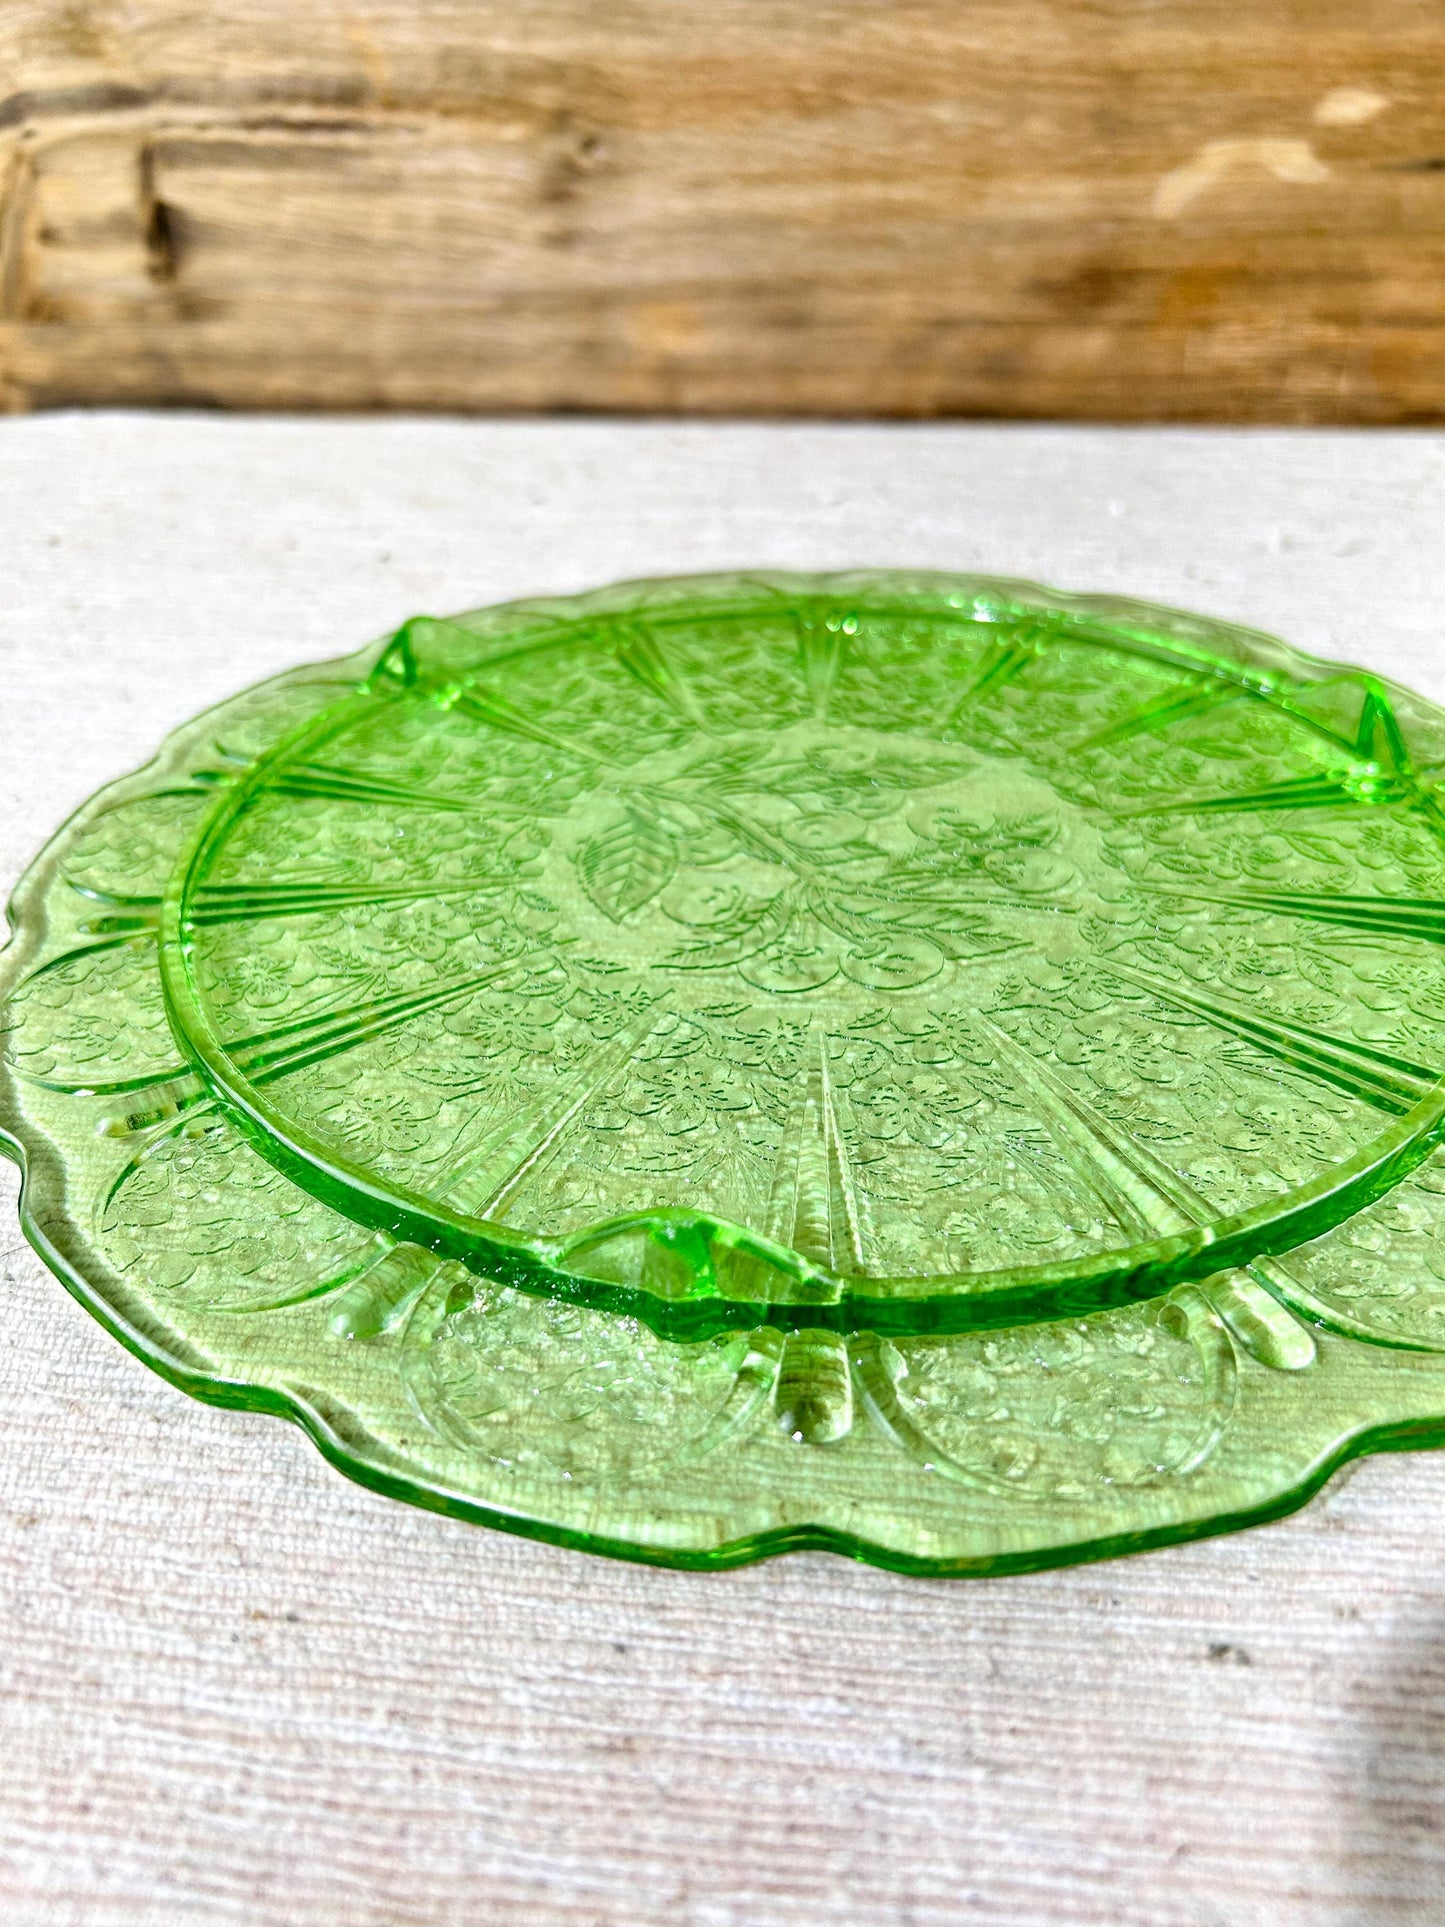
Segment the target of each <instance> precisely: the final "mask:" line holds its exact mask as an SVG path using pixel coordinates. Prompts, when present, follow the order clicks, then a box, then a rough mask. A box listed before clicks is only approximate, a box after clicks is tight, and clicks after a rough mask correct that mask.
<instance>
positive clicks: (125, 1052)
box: [0, 573, 1445, 1573]
mask: <svg viewBox="0 0 1445 1927" xmlns="http://www.w3.org/2000/svg"><path fill="white" fill-rule="evenodd" d="M1441 769H1445V713H1442V712H1441V711H1440V710H1438V709H1436V708H1434V707H1433V706H1432V705H1429V704H1427V703H1425V702H1424V701H1422V700H1421V699H1419V698H1417V697H1415V696H1412V695H1410V694H1408V693H1407V692H1404V691H1401V690H1398V689H1395V688H1393V687H1391V686H1389V685H1387V684H1384V683H1382V682H1381V681H1379V679H1377V678H1375V677H1372V676H1369V675H1366V674H1364V673H1362V672H1358V671H1353V670H1346V669H1341V668H1340V667H1338V666H1336V665H1329V664H1325V663H1320V662H1316V661H1314V660H1312V659H1310V658H1308V657H1305V656H1303V655H1301V654H1299V653H1298V652H1296V651H1294V650H1291V649H1289V648H1287V647H1286V646H1285V645H1284V644H1282V643H1279V642H1276V641H1274V640H1272V639H1271V638H1268V637H1264V636H1260V635H1256V634H1253V633H1250V632H1246V631H1241V630H1239V629H1236V628H1232V627H1229V626H1227V625H1223V624H1219V623H1214V622H1210V621H1208V620H1206V619H1204V618H1200V617H1193V616H1186V615H1182V614H1179V613H1177V612H1172V611H1165V610H1160V609H1155V608H1150V607H1146V606H1144V605H1142V604H1136V603H1128V602H1123V601H1118V600H1104V599H1101V598H1091V597H1070V596H1063V595H1058V594H1055V593H1053V592H1051V591H1046V590H1041V589H1038V588H1036V587H1033V586H1030V585H1025V584H1019V583H1012V582H1002V581H997V580H992V579H987V578H977V577H967V578H964V577H950V576H915V575H901V574H879V573H873V574H868V575H858V576H846V577H784V576H771V575H770V576H730V577H726V578H710V579H702V580H679V581H670V582H669V581H663V582H653V583H642V584H625V585H622V586H621V587H619V588H615V589H610V590H606V591H603V592H600V593H598V594H595V595H591V596H585V597H579V598H572V599H568V600H558V601H550V602H532V603H526V604H514V605H509V606H506V607H502V608H494V609H487V610H481V611H477V612H474V613H472V614H468V615H465V616H461V617H457V618H454V619H452V620H450V621H446V622H442V621H437V620H433V619H430V618H425V617H419V618H417V619H415V620H413V621H412V622H410V623H408V624H407V625H405V627H404V628H403V629H402V630H401V631H400V632H399V633H398V634H397V635H396V636H395V637H393V638H391V639H390V640H389V641H388V642H387V643H386V644H385V645H383V646H382V647H381V648H380V650H378V649H376V648H373V649H371V650H368V651H365V652H363V654H362V655H361V656H359V657H357V658H352V659H349V660H347V661H344V662H342V663H339V664H331V665H326V666H323V667H321V668H318V669H314V670H308V671H303V672H300V673H296V674H292V675H289V676H286V677H282V678H280V679H278V680H276V681H274V682H272V683H269V684H267V685H264V686H262V687H261V688H260V689H257V690H254V691H251V692H249V693H247V694H246V695H244V696H241V697H239V698H237V699H236V700H235V701H234V702H232V703H229V704H227V705H224V706H223V707H222V708H221V709H220V710H218V711H214V712H212V713H211V714H210V715H207V716H204V717H202V718H200V719H198V721H197V722H196V723H194V724H192V725H190V726H188V727H187V728H186V729H185V730H183V731H181V732H180V733H179V734H178V735H177V736H176V737H174V738H173V739H172V740H171V742H170V743H169V744H168V745H167V746H166V748H165V749H164V750H163V752H162V753H161V756H160V757H159V758H158V760H157V761H156V762H155V763H154V764H152V765H151V766H150V767H148V768H147V769H146V770H143V771H141V772H140V773H139V774H138V775H137V776H135V777H132V778H129V779H127V780H126V781H125V782H123V783H120V784H118V785H115V786H113V787H112V788H111V789H109V790H107V791H105V792H103V793H102V794H101V795H100V796H99V797H97V798H96V799H95V800H94V801H93V802H92V803H91V804H90V805H88V806H87V808H86V809H85V810H83V811H82V812H81V813H80V815H79V816H78V817H77V818H75V819H74V820H73V821H72V822H71V823H70V824H68V825H67V826H66V827H65V829H64V830H63V831H62V832H61V833H60V834H59V836H58V837H57V838H56V840H55V842H54V843H53V844H52V845H51V846H50V848H49V849H48V850H47V851H46V852H45V853H44V855H43V856H42V857H41V858H40V859H39V861H38V862H37V864H36V865H35V867H34V869H33V870H32V871H31V873H30V875H29V876H28V877H27V878H26V880H25V882H24V883H23V884H22V886H21V888H20V891H19V892H18V894H17V898H16V902H15V906H14V909H13V913H12V920H13V923H14V926H15V931H16V935H15V939H14V941H13V942H12V944H11V946H10V948H9V950H8V951H7V952H6V953H5V956H4V959H3V966H0V967H3V983H0V991H3V993H4V995H5V999H6V1001H5V1005H4V1012H5V1015H4V1019H3V1022H4V1025H5V1031H6V1036H5V1043H6V1058H5V1069H4V1072H3V1082H0V1124H3V1126H4V1130H5V1133H6V1134H7V1136H8V1139H9V1141H10V1143H11V1144H12V1145H13V1147H14V1148H15V1150H16V1151H17V1153H18V1154H19V1155H20V1156H21V1158H22V1161H23V1163H24V1164H25V1166H26V1171H27V1177H26V1190H25V1202H24V1207H23V1215H24V1217H25V1221H26V1228H27V1231H28V1232H29V1233H30V1235H31V1237H32V1239H33V1240H34V1241H35V1242H36V1244H37V1246H38V1248H39V1249H40V1250H41V1251H42V1253H43V1254H44V1255H45V1256H46V1257H47V1259H48V1260H49V1261H50V1262H51V1263H52V1264H53V1265H54V1266H55V1268H56V1269H57V1271H59V1273H60V1274H61V1276H62V1277H64V1278H65V1279H66V1281H67V1282H68V1283H69V1284H70V1285H71V1286H72V1288H73V1289H74V1290H76V1291H77V1292H78V1293H79V1294H80V1295H81V1296H82V1297H83V1298H84V1300H85V1302H86V1303H87V1304H89V1305H90V1306H91V1308H92V1309H93V1310H95V1311H96V1312H97V1314H98V1315H99V1316H101V1317H102V1318H103V1319H104V1320H105V1321H106V1322H107V1323H108V1324H109V1325H110V1326H111V1327H112V1329H115V1330H116V1331H117V1332H118V1333H119V1334H120V1335H121V1336H122V1337H123V1338H124V1339H125V1340H126V1342H128V1343H129V1344H131V1345H132V1347H133V1348H134V1349H135V1350H136V1351H138V1352H139V1353H140V1354H141V1355H142V1356H143V1357H145V1358H146V1359H148V1360H149V1361H150V1362H151V1363H152V1364H154V1365H156V1366H157V1367H158V1368H159V1369H161V1370H162V1371H164V1372H166V1373H167V1375H168V1376H170V1377H171V1378H173V1379H175V1380H176V1381H177V1382H179V1383H182V1384H184V1385H186V1386H187V1387H188V1388H189V1389H191V1390H193V1391H195V1392H197V1393H198V1394H199V1395H200V1396H203V1397H208V1398H215V1399H221V1400H223V1401H226V1402H233V1403H242V1404H247V1405H257V1406H262V1407H265V1408H267V1409H272V1410H277V1411H284V1412H287V1413H289V1414H290V1415H292V1416H295V1417H298V1418H300V1419H301V1420H302V1422H303V1423H305V1424H306V1425H307V1426H308V1428H309V1429H310V1430H311V1432H312V1433H313V1435H314V1436H315V1437H316V1438H317V1440H318V1442H319V1443H320V1444H321V1445H322V1447H323V1449H324V1450H325V1451H327V1453H328V1455H329V1456H330V1457H332V1459H333V1460H334V1461H335V1462H336V1463H338V1464H340V1465H341V1466H343V1467H344V1469H346V1470H348V1471H350V1472H351V1473H353V1475H355V1476H357V1477H359V1478H362V1479H364V1480H365V1481H367V1482H368V1483H371V1484H374V1485H378V1486H381V1487H383V1488H385V1489H387V1490H389V1491H393V1492H396V1493H397V1494H399V1495H400V1496H404V1497H408V1498H412V1499H415V1500H417V1501H419V1502H421V1503H425V1504H430V1505H433V1506H438V1507H440V1508H442V1509H445V1510H449V1511H456V1512H460V1513H465V1514H467V1515H469V1516H475V1517H479V1518H484V1519H487V1520H489V1521H491V1522H492V1523H496V1524H501V1525H506V1526H509V1527H512V1528H513V1529H516V1530H520V1531H526V1532H532V1533H536V1534H539V1535H541V1536H545V1537H549V1538H553V1539H558V1540H562V1541H565V1542H569V1543H576V1544H584V1545H588V1546H592V1547H594V1548H596V1549H599V1550H603V1551H610V1552H614V1553H622V1554H628V1555H631V1556H635V1557H639V1558H647V1559H655V1560H662V1561H667V1562H671V1563H678V1564H694V1565H708V1564H713V1565H723V1564H732V1563H736V1562H737V1561H739V1560H741V1559H746V1558H750V1557H755V1556H758V1555H760V1554H763V1553H766V1552H770V1551H777V1550H781V1549H784V1548H786V1547H791V1546H800V1545H815V1546H816V1545H827V1546H831V1547H834V1548H835V1549H838V1550H844V1551H849V1552H853V1553H856V1554H858V1555H859V1556H862V1557H865V1558H869V1559H873V1560H877V1561H879V1562H881V1563H885V1564H889V1565H893V1566H896V1567H899V1568H902V1569H907V1570H918V1571H926V1572H939V1573H946V1572H965V1571H988V1570H1001V1569H1005V1568H1008V1567H1017V1566H1022V1565H1031V1564H1042V1563H1048V1562H1050V1561H1057V1560H1063V1559H1074V1558H1082V1557H1087V1556H1091V1555H1094V1554H1097V1553H1099V1552H1102V1551H1109V1550H1118V1549H1121V1548H1123V1547H1127V1546H1134V1545H1141V1544H1146V1543H1151V1542H1156V1541H1159V1540H1162V1539H1168V1538H1177V1537H1182V1536H1188V1535H1190V1534H1195V1533H1200V1532H1204V1531H1210V1530H1217V1529H1220V1528H1222V1527H1224V1526H1226V1525H1230V1524H1237V1523H1240V1522H1242V1521H1244V1520H1247V1519H1250V1518H1259V1517H1265V1516H1269V1515H1271V1514H1273V1513H1276V1512H1279V1511H1281V1510H1284V1509H1287V1508H1288V1507H1289V1506H1291V1505H1293V1504H1296V1503H1298V1502H1299V1501H1300V1500H1301V1499H1302V1498H1303V1497H1304V1496H1305V1495H1306V1494H1307V1493H1308V1492H1309V1491H1310V1490H1312V1489H1313V1488H1314V1487H1315V1486H1316V1485H1317V1484H1318V1483H1319V1481H1320V1480H1321V1479H1322V1478H1323V1477H1325V1476H1326V1475H1327V1473H1328V1471H1329V1470H1330V1468H1331V1467H1332V1466H1333V1465H1334V1464H1336V1463H1338V1462H1339V1461H1340V1459H1341V1458H1342V1457H1343V1456H1347V1455H1348V1454H1350V1453H1352V1452H1355V1451H1358V1450H1362V1449H1367V1448H1369V1447H1379V1446H1381V1445H1384V1444H1391V1443H1397V1444H1398V1443H1416V1442H1424V1441H1426V1440H1433V1438H1434V1437H1435V1436H1436V1435H1437V1432H1438V1431H1439V1430H1441V1429H1442V1427H1441V1420H1442V1415H1445V1357H1442V1356H1441V1354H1445V1242H1442V1241H1441V1239H1440V1237H1439V1235H1438V1233H1439V1232H1440V1231H1441V1230H1442V1229H1445V1159H1441V1158H1439V1157H1438V1156H1437V1155H1436V1147H1437V1145H1438V1143H1439V1140H1440V1136H1441V1133H1442V1130H1445V1086H1442V1084H1441V1081H1440V1076H1439V1070H1440V1067H1442V1066H1445V970H1442V958H1441V953H1440V945H1441V943H1442V941H1445V816H1442V814H1441V805H1440V803H1439V801H1438V800H1437V795H1436V786H1435V772H1436V771H1437V770H1441ZM1437 1221H1438V1222H1437ZM1437 1267H1438V1268H1437Z"/></svg>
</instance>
